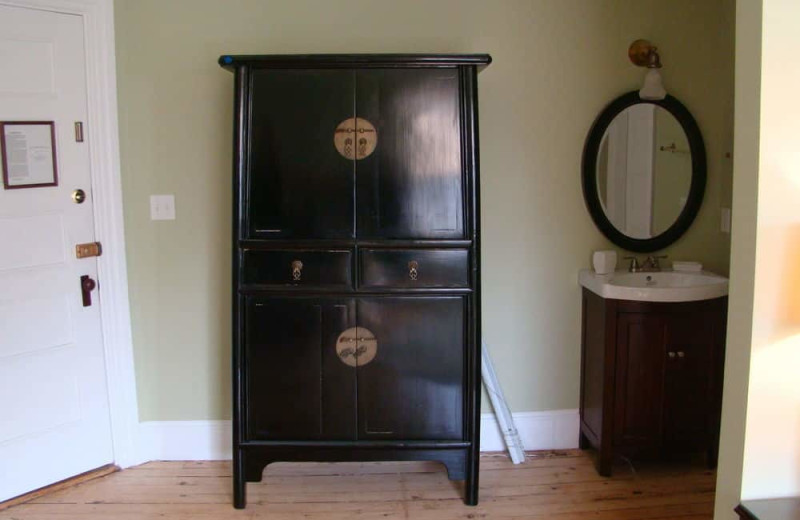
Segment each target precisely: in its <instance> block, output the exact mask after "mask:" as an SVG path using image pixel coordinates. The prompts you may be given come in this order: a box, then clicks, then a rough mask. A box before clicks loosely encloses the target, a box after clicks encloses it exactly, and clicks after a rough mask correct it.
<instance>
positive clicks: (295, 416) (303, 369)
mask: <svg viewBox="0 0 800 520" xmlns="http://www.w3.org/2000/svg"><path fill="white" fill-rule="evenodd" d="M353 326H355V305H354V304H353V302H352V300H338V299H326V298H300V297H288V298H266V297H249V298H247V300H246V315H245V342H244V344H245V352H244V363H243V366H244V367H245V374H244V378H245V389H246V392H245V393H246V402H247V405H246V406H245V410H246V414H247V417H246V424H247V428H246V432H247V438H248V440H268V439H284V440H285V439H297V440H304V439H306V440H309V439H339V440H352V439H354V438H355V422H356V419H355V418H356V410H355V398H356V393H355V391H356V386H355V385H356V381H355V369H354V368H353V367H350V366H348V365H346V364H344V363H342V362H341V361H340V360H339V358H338V356H337V353H336V341H337V338H338V336H339V334H340V333H341V332H342V331H344V330H346V329H348V328H350V327H353Z"/></svg>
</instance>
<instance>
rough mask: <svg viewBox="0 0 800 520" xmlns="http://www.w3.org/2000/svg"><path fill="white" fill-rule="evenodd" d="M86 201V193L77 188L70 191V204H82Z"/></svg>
mask: <svg viewBox="0 0 800 520" xmlns="http://www.w3.org/2000/svg"><path fill="white" fill-rule="evenodd" d="M85 200H86V192H85V191H83V190H82V189H80V188H78V189H76V190H73V191H72V202H74V203H75V204H83V202H84V201H85Z"/></svg>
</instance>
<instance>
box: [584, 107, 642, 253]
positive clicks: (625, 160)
mask: <svg viewBox="0 0 800 520" xmlns="http://www.w3.org/2000/svg"><path fill="white" fill-rule="evenodd" d="M654 108H655V105H652V104H650V103H642V104H638V105H633V106H632V107H629V108H628V109H626V110H625V111H623V112H622V113H621V114H619V115H618V116H617V117H616V118H614V120H613V121H612V122H611V124H610V125H608V130H606V135H605V137H604V139H603V144H602V145H601V147H600V154H599V155H598V164H597V172H598V176H599V177H600V178H599V179H598V181H599V182H598V189H599V191H600V193H599V194H598V195H599V196H600V200H601V202H602V203H603V206H604V209H605V212H606V215H607V216H608V220H610V221H611V223H612V224H613V225H614V227H616V228H617V229H619V230H620V231H621V232H623V233H624V234H626V235H628V236H630V237H633V238H651V237H652V236H653V229H652V228H653V184H654V183H653V180H654V179H653V177H654V161H653V157H654V155H655V154H654V153H653V152H654V149H655V114H654V112H655V110H654Z"/></svg>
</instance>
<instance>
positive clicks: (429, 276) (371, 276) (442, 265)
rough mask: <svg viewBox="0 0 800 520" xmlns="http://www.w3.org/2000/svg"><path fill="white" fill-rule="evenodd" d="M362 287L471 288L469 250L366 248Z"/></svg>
mask: <svg viewBox="0 0 800 520" xmlns="http://www.w3.org/2000/svg"><path fill="white" fill-rule="evenodd" d="M360 265H361V283H360V286H361V287H362V288H370V287H398V288H407V289H414V288H436V287H442V288H461V287H469V251H467V250H466V249H363V250H362V251H361V263H360Z"/></svg>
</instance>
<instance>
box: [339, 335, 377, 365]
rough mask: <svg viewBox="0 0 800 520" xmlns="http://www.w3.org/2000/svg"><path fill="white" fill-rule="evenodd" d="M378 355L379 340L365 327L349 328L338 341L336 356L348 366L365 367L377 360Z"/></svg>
mask: <svg viewBox="0 0 800 520" xmlns="http://www.w3.org/2000/svg"><path fill="white" fill-rule="evenodd" d="M377 353H378V340H376V339H375V334H373V333H372V332H370V331H369V330H368V329H365V328H364V327H352V328H349V329H347V330H346V331H344V332H342V333H341V334H339V337H338V338H337V339H336V355H337V356H339V359H340V360H341V362H342V363H344V364H345V365H347V366H351V367H363V366H364V365H366V364H367V363H369V362H370V361H372V360H373V359H375V355H376V354H377Z"/></svg>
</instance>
